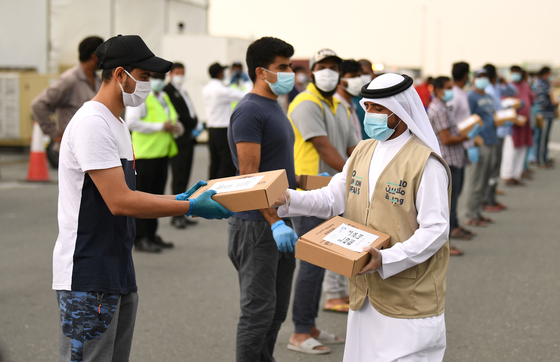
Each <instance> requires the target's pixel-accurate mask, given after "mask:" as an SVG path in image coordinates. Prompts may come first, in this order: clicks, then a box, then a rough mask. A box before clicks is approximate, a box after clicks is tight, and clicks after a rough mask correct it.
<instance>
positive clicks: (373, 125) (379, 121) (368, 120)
mask: <svg viewBox="0 0 560 362" xmlns="http://www.w3.org/2000/svg"><path fill="white" fill-rule="evenodd" d="M393 114H394V113H391V114H389V115H387V114H383V113H366V115H365V117H364V131H366V134H367V135H368V136H369V137H371V138H373V139H376V140H378V141H382V142H383V141H386V140H388V139H389V137H391V136H392V135H393V133H395V128H397V127H398V126H399V124H400V123H401V121H399V123H397V125H396V126H395V128H389V126H387V120H388V119H389V117H390V116H392V115H393Z"/></svg>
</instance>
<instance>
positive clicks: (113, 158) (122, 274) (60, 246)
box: [52, 35, 233, 362]
mask: <svg viewBox="0 0 560 362" xmlns="http://www.w3.org/2000/svg"><path fill="white" fill-rule="evenodd" d="M95 54H96V56H97V57H98V58H99V61H100V68H101V69H103V74H102V80H103V81H102V85H101V88H100V90H99V93H98V94H97V95H96V96H95V97H94V98H93V100H92V101H90V102H86V103H84V105H83V106H82V107H81V108H80V109H79V110H78V112H76V114H75V115H74V117H73V118H72V119H71V121H70V122H69V124H68V126H67V128H66V131H65V132H64V136H63V137H62V143H61V147H60V162H59V177H58V180H59V190H60V192H59V200H58V205H59V208H58V226H59V235H58V238H57V240H56V244H55V247H54V253H53V285H52V287H53V289H54V290H56V292H57V298H58V303H59V308H60V323H61V324H60V325H61V334H60V361H96V362H98V361H128V358H129V355H130V347H131V343H132V334H133V331H134V322H135V319H136V309H137V305H138V295H137V289H138V288H137V286H136V277H135V273H134V265H133V262H132V253H131V251H132V246H133V244H134V218H158V217H164V216H175V215H184V214H186V215H187V216H190V215H197V216H201V217H204V218H208V219H214V218H218V219H222V218H228V217H230V216H231V215H232V214H233V213H231V212H229V211H228V210H226V209H225V208H224V207H223V206H221V205H220V204H218V203H216V202H215V201H213V200H212V198H211V196H212V195H213V194H214V193H215V191H207V192H205V193H203V194H202V195H201V196H199V197H198V198H197V199H196V200H188V197H189V196H190V195H191V194H192V192H194V190H196V189H197V188H198V187H200V186H201V185H204V184H205V183H204V182H199V183H197V185H196V186H195V187H193V188H191V190H189V191H188V192H186V193H184V194H180V195H176V196H175V195H168V196H164V195H152V194H147V193H143V192H138V191H135V188H136V179H135V162H134V153H133V150H132V144H131V141H130V133H129V131H128V128H127V126H126V124H125V123H124V121H123V120H122V119H121V118H120V117H119V115H120V114H121V112H122V111H123V109H124V107H125V106H138V105H139V104H141V103H142V102H144V100H145V99H146V97H147V96H148V94H149V93H150V82H149V80H150V74H151V72H157V73H165V72H167V71H168V70H169V68H170V67H171V63H170V62H168V61H166V60H163V59H161V58H158V57H156V56H154V54H153V53H152V52H151V51H150V49H148V47H147V46H146V44H145V43H144V41H143V40H142V39H141V38H140V37H139V36H136V35H130V36H120V35H119V36H117V37H113V38H111V39H109V40H107V41H106V42H104V43H103V44H101V45H100V46H99V47H98V48H97V50H96V51H95ZM185 200H186V201H188V202H185Z"/></svg>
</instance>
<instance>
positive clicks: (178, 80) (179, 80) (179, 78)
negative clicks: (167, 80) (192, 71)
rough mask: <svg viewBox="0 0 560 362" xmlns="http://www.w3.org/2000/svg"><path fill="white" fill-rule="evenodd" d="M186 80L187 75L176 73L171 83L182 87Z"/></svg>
mask: <svg viewBox="0 0 560 362" xmlns="http://www.w3.org/2000/svg"><path fill="white" fill-rule="evenodd" d="M184 81H185V77H184V76H182V75H174V76H173V78H171V83H172V84H173V85H174V86H175V87H177V88H180V87H181V86H182V85H183V82H184Z"/></svg>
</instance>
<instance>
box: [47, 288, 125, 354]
mask: <svg viewBox="0 0 560 362" xmlns="http://www.w3.org/2000/svg"><path fill="white" fill-rule="evenodd" d="M56 296H57V299H58V306H59V309H60V325H61V328H62V333H63V334H64V335H65V336H67V337H69V338H70V339H71V349H72V350H71V358H70V361H71V362H82V361H83V347H84V342H86V341H91V340H94V339H96V338H98V337H100V336H101V335H102V334H103V332H105V331H106V330H107V328H109V325H110V324H111V321H112V320H113V316H114V314H115V311H116V310H117V305H118V302H119V295H117V294H107V293H96V292H71V291H64V290H58V291H57V292H56Z"/></svg>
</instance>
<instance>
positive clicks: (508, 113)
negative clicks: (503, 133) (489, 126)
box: [494, 108, 517, 126]
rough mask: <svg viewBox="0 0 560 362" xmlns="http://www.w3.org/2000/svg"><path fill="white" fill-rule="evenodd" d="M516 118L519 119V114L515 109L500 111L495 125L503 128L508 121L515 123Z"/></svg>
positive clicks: (497, 112) (497, 113)
mask: <svg viewBox="0 0 560 362" xmlns="http://www.w3.org/2000/svg"><path fill="white" fill-rule="evenodd" d="M516 118H517V112H516V111H515V109H513V108H506V109H500V110H499V111H496V117H495V120H494V124H495V125H496V126H502V125H504V124H505V123H506V122H507V121H513V120H515V119H516Z"/></svg>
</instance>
